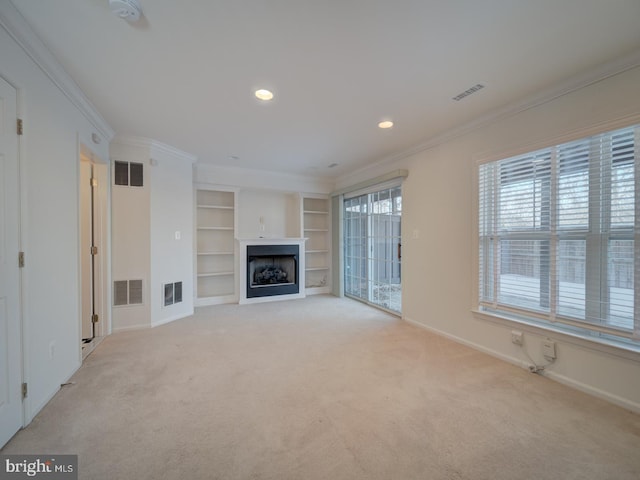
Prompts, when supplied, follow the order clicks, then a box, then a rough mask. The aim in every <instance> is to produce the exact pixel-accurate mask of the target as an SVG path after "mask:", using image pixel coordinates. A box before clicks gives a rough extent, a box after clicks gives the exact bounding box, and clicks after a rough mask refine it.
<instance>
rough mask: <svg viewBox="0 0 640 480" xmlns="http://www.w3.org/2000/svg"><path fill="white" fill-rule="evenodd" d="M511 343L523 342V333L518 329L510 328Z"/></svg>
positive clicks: (518, 343) (520, 343) (519, 343)
mask: <svg viewBox="0 0 640 480" xmlns="http://www.w3.org/2000/svg"><path fill="white" fill-rule="evenodd" d="M511 343H515V344H516V345H522V344H524V334H523V333H522V332H519V331H518V330H511Z"/></svg>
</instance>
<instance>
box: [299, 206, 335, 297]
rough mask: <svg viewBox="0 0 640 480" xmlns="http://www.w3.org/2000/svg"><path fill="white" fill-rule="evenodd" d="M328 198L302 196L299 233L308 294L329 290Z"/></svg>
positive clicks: (329, 241)
mask: <svg viewBox="0 0 640 480" xmlns="http://www.w3.org/2000/svg"><path fill="white" fill-rule="evenodd" d="M329 205H330V204H329V199H328V198H327V197H322V196H305V195H303V196H302V232H303V235H304V236H305V237H306V238H307V242H306V250H305V254H306V255H305V288H306V292H307V294H313V293H328V292H329V287H330V286H329V281H330V278H331V276H330V273H331V272H330V270H331V255H330V253H331V238H330V237H329V229H330V211H329Z"/></svg>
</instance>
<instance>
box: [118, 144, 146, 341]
mask: <svg viewBox="0 0 640 480" xmlns="http://www.w3.org/2000/svg"><path fill="white" fill-rule="evenodd" d="M110 153H111V160H112V162H111V163H112V167H111V168H112V169H113V163H114V162H115V161H116V160H117V161H122V162H134V163H142V164H143V167H142V168H143V175H144V181H143V186H142V187H129V186H123V185H122V186H121V185H114V184H113V180H112V186H111V277H112V278H111V280H112V282H114V281H118V280H142V288H143V294H142V296H143V304H142V305H121V306H114V307H112V308H113V310H112V322H113V331H114V332H115V331H120V330H129V329H136V328H143V327H149V326H150V325H151V294H150V292H151V289H150V284H151V252H150V244H151V237H150V232H151V216H150V214H151V194H150V192H151V187H150V186H149V185H150V165H149V158H150V153H149V147H148V146H137V145H129V144H126V143H119V142H118V141H117V140H114V141H113V142H111V146H110ZM111 178H112V179H113V171H112V175H111Z"/></svg>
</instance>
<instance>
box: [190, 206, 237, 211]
mask: <svg viewBox="0 0 640 480" xmlns="http://www.w3.org/2000/svg"><path fill="white" fill-rule="evenodd" d="M197 207H198V208H213V209H218V210H233V207H227V206H224V205H198V206H197Z"/></svg>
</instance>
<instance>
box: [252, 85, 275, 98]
mask: <svg viewBox="0 0 640 480" xmlns="http://www.w3.org/2000/svg"><path fill="white" fill-rule="evenodd" d="M256 97H257V98H259V99H260V100H271V99H272V98H273V93H272V92H270V91H269V90H265V89H263V88H261V89H260V90H256Z"/></svg>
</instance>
